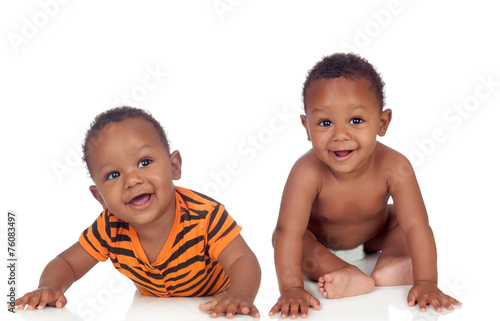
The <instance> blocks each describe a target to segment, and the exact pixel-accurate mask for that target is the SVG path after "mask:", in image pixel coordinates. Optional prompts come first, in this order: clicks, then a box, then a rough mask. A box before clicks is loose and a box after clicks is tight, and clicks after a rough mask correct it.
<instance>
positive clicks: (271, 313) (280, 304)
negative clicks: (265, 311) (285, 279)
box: [269, 301, 282, 317]
mask: <svg viewBox="0 0 500 321" xmlns="http://www.w3.org/2000/svg"><path fill="white" fill-rule="evenodd" d="M281 306H282V303H281V301H278V302H276V304H275V305H274V306H273V307H272V308H271V310H270V311H269V316H270V317H272V316H273V315H275V314H276V312H278V311H279V310H281Z"/></svg>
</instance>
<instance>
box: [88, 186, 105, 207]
mask: <svg viewBox="0 0 500 321" xmlns="http://www.w3.org/2000/svg"><path fill="white" fill-rule="evenodd" d="M89 190H90V192H91V193H92V196H94V198H95V199H96V200H97V201H98V202H99V203H101V205H102V208H103V209H107V208H108V207H107V206H106V203H105V202H104V199H103V198H102V196H101V193H99V190H98V189H97V186H95V185H90V187H89Z"/></svg>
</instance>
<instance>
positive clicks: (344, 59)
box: [302, 53, 385, 109]
mask: <svg viewBox="0 0 500 321" xmlns="http://www.w3.org/2000/svg"><path fill="white" fill-rule="evenodd" d="M338 77H344V78H347V79H352V80H356V79H366V80H368V81H369V82H370V83H371V84H372V89H373V91H374V92H375V95H376V97H377V100H378V102H379V104H380V108H381V109H383V107H384V105H385V96H384V85H385V83H384V82H383V81H382V77H381V76H380V74H379V73H378V72H377V71H376V70H375V68H374V67H373V66H372V64H370V63H369V62H368V60H366V59H364V58H362V57H360V56H358V55H356V54H353V53H335V54H333V55H330V56H326V57H323V59H322V60H321V61H319V62H318V63H316V65H315V66H314V67H313V68H312V69H311V70H309V72H308V74H307V78H306V81H305V82H304V86H303V87H302V100H303V104H304V109H305V108H306V90H307V88H308V87H309V86H310V85H311V84H312V83H313V82H314V81H316V80H320V79H331V78H338Z"/></svg>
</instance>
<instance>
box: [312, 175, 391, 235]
mask: <svg viewBox="0 0 500 321" xmlns="http://www.w3.org/2000/svg"><path fill="white" fill-rule="evenodd" d="M388 199H389V193H388V189H387V185H386V184H385V182H369V181H365V182H362V181H360V182H352V183H342V184H339V183H331V184H328V185H326V186H324V188H323V189H322V190H321V192H320V194H319V195H318V197H317V199H316V200H315V202H314V203H313V207H312V211H311V218H312V219H314V220H316V221H322V222H323V223H326V224H339V225H349V224H355V223H362V222H368V221H370V220H372V219H374V218H375V217H377V216H378V214H379V213H380V212H381V211H384V209H386V207H387V201H388Z"/></svg>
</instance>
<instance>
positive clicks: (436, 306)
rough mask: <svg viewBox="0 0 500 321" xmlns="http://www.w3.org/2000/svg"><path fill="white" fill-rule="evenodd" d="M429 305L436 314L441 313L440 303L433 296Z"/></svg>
mask: <svg viewBox="0 0 500 321" xmlns="http://www.w3.org/2000/svg"><path fill="white" fill-rule="evenodd" d="M429 303H430V304H431V305H432V307H433V308H434V311H436V312H443V309H441V302H440V301H439V300H438V298H436V297H435V296H432V297H431V298H430V300H429Z"/></svg>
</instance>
